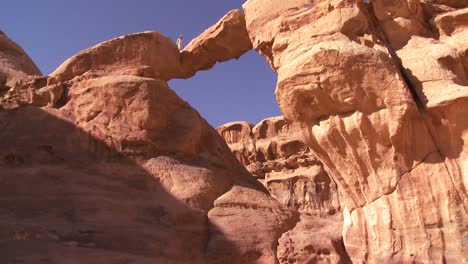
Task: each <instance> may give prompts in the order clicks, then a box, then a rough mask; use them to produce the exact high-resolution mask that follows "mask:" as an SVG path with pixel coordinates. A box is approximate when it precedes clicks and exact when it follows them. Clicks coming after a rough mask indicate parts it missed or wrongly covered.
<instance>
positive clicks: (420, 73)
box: [243, 0, 468, 263]
mask: <svg viewBox="0 0 468 264" xmlns="http://www.w3.org/2000/svg"><path fill="white" fill-rule="evenodd" d="M370 2H371V4H370V5H369V4H365V3H363V2H362V1H341V0H330V1H306V0H297V1H287V2H284V1H275V0H274V1H267V0H250V1H247V2H246V3H245V4H244V6H243V7H244V10H245V13H246V21H247V29H248V32H249V36H250V38H251V40H252V42H253V46H254V48H255V49H256V50H258V51H259V52H260V54H262V55H263V56H264V57H265V59H266V60H267V61H268V62H269V63H270V65H271V66H272V68H273V69H275V71H276V72H277V73H278V84H277V88H276V96H277V100H278V102H279V105H280V108H281V110H282V112H283V113H284V115H285V117H286V118H287V119H290V120H296V121H299V122H301V123H302V125H303V126H305V130H304V132H306V134H308V138H307V144H308V146H309V147H310V148H311V150H312V151H313V152H314V153H316V155H317V156H318V158H319V160H320V161H321V162H322V163H323V165H324V168H325V171H326V172H327V174H328V175H329V176H330V178H331V179H333V180H334V181H335V182H336V184H337V186H338V190H339V191H340V197H341V198H342V201H343V202H344V204H345V205H346V207H345V212H346V213H345V224H344V229H343V235H344V243H345V247H346V250H347V252H348V253H349V256H350V258H351V259H352V261H353V262H356V263H361V262H365V263H415V262H416V263H440V262H447V263H452V262H453V263H464V262H466V261H467V259H466V246H467V245H466V229H467V212H466V208H467V197H466V179H467V177H466V164H468V161H467V160H466V158H467V157H466V153H467V150H466V147H465V145H466V144H465V143H464V142H467V141H466V134H467V121H466V118H462V117H461V115H462V114H460V113H463V112H465V113H466V112H467V107H468V104H467V101H466V99H465V97H466V96H465V92H466V90H467V88H468V87H467V86H466V83H465V76H466V72H467V71H466V69H467V68H466V66H461V65H466V64H464V58H465V57H464V56H466V53H465V52H464V50H463V49H464V48H463V47H464V44H461V43H464V42H463V41H460V40H459V39H461V40H463V39H466V37H464V36H466V35H464V32H465V28H466V24H465V22H463V21H464V20H463V19H462V17H463V15H462V14H463V12H464V11H463V10H461V9H460V10H454V7H458V6H459V5H458V3H455V2H456V1H437V4H438V5H433V4H431V3H427V2H429V1H426V3H420V2H419V1H397V2H395V1H379V0H376V1H370ZM432 2H434V1H432ZM444 4H446V5H444ZM462 5H463V3H462ZM447 12H454V13H447ZM437 16H438V17H439V18H438V19H437ZM441 16H447V17H448V20H446V23H447V25H448V26H445V27H444V26H443V25H444V23H443V22H442V21H443V19H442V17H441ZM454 21H455V22H454ZM460 21H462V22H460ZM432 25H435V26H432ZM437 27H438V28H443V30H437ZM396 29H398V30H396ZM447 32H450V33H447ZM452 37H453V39H452ZM465 42H466V41H465ZM405 52H406V53H405ZM405 56H408V57H411V58H405ZM437 88H438V89H437ZM446 88H447V90H445V89H446ZM421 95H424V96H426V97H427V99H426V100H424V98H422V96H421Z"/></svg>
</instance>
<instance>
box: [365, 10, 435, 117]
mask: <svg viewBox="0 0 468 264" xmlns="http://www.w3.org/2000/svg"><path fill="white" fill-rule="evenodd" d="M366 7H367V12H368V13H369V20H370V22H371V23H372V26H374V28H375V29H376V31H377V33H378V34H379V37H380V38H381V39H382V41H383V42H384V43H385V46H386V48H387V49H388V52H389V54H390V56H391V58H392V60H393V61H394V62H395V66H396V67H397V68H398V72H399V73H400V76H401V77H402V79H403V81H404V82H405V84H406V86H407V88H408V90H409V91H410V93H411V95H412V97H413V100H414V102H415V103H416V105H417V106H418V109H419V110H420V111H421V112H422V113H425V112H426V106H425V104H424V102H423V100H422V99H421V98H420V97H419V95H418V93H417V91H416V88H415V87H414V86H413V83H412V82H411V79H410V78H409V76H408V75H407V74H406V70H405V67H403V62H402V61H401V58H400V57H398V55H397V53H396V51H395V50H394V49H393V48H392V47H391V45H390V44H389V43H390V41H389V38H388V37H387V34H385V31H384V30H383V29H382V27H381V26H380V23H379V20H378V19H377V16H376V15H375V13H374V8H373V5H372V2H370V3H366Z"/></svg>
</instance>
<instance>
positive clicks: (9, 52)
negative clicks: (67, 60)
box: [0, 31, 41, 96]
mask: <svg viewBox="0 0 468 264" xmlns="http://www.w3.org/2000/svg"><path fill="white" fill-rule="evenodd" d="M28 75H41V72H40V70H39V69H38V68H37V66H36V65H35V64H34V62H33V61H32V60H31V58H30V57H29V56H28V55H27V54H26V52H25V51H24V50H23V49H22V48H21V47H20V46H19V45H18V44H16V43H15V42H14V41H12V40H11V39H9V38H8V36H7V35H6V34H5V33H3V32H2V31H0V96H1V95H2V94H3V93H4V92H6V91H7V90H8V89H9V88H11V87H13V86H14V85H15V83H16V82H17V81H18V80H20V79H21V78H24V77H26V76H28Z"/></svg>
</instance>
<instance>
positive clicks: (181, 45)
mask: <svg viewBox="0 0 468 264" xmlns="http://www.w3.org/2000/svg"><path fill="white" fill-rule="evenodd" d="M176 45H177V48H179V50H180V51H182V50H183V49H184V37H183V36H182V35H179V38H178V39H177V41H176Z"/></svg>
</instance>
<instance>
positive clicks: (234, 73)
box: [0, 0, 281, 127]
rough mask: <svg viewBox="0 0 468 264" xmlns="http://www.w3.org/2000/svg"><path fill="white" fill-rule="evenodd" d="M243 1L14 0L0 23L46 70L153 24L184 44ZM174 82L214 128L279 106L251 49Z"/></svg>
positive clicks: (269, 77)
mask: <svg viewBox="0 0 468 264" xmlns="http://www.w3.org/2000/svg"><path fill="white" fill-rule="evenodd" d="M243 2H244V1H242V0H229V1H220V0H203V1H187V0H167V1H154V0H133V1H128V0H80V1H63V0H44V1H35V0H29V1H26V0H15V1H5V3H2V15H1V16H0V29H1V30H3V31H4V32H5V33H6V34H7V35H8V36H9V37H10V38H12V39H13V40H14V41H16V42H17V43H18V44H20V45H21V46H22V47H23V48H24V49H25V50H26V52H28V54H29V55H30V56H31V57H32V59H33V60H34V62H35V63H36V64H37V66H38V67H39V68H40V69H41V71H42V72H43V74H49V73H51V72H52V71H53V70H54V69H55V68H57V67H58V66H59V65H60V64H61V63H62V62H63V61H65V60H66V59H67V58H69V57H71V56H73V55H74V54H76V53H77V52H79V51H80V50H83V49H85V48H88V47H91V46H94V45H95V44H97V43H100V42H102V41H105V40H108V39H111V38H114V37H117V36H120V35H124V34H129V33H134V32H140V31H146V30H154V31H159V32H161V33H162V34H164V35H166V36H168V37H170V38H172V39H174V40H175V39H176V38H177V36H178V35H179V34H183V35H184V39H185V42H189V41H190V40H191V39H192V38H194V37H196V36H197V35H198V34H200V33H201V32H203V31H204V30H205V29H206V28H208V27H209V26H211V25H213V24H214V23H216V21H218V20H219V18H221V17H222V16H224V15H225V14H226V13H227V12H228V11H229V10H232V9H235V8H241V5H242V3H243ZM169 84H170V86H171V87H172V88H173V89H174V90H175V91H176V92H177V94H179V96H180V97H182V98H183V99H184V100H186V101H188V102H189V103H190V104H191V105H192V106H194V107H195V108H196V109H197V110H198V111H199V112H200V113H201V114H202V116H203V117H204V118H205V119H207V120H208V122H210V124H212V125H213V126H215V127H216V126H219V125H221V124H224V123H227V122H231V121H238V120H246V121H249V122H251V123H257V122H258V121H260V120H262V119H264V118H266V117H270V116H275V115H280V114H281V113H280V111H279V109H278V106H277V104H276V101H275V98H274V89H275V84H276V74H275V73H274V72H273V71H272V70H271V69H270V67H269V66H268V65H267V63H266V62H265V60H264V59H263V58H262V57H261V56H260V55H258V54H257V53H255V52H253V51H251V52H248V53H246V54H245V55H243V56H242V57H241V58H240V59H239V60H231V61H228V62H224V63H221V64H217V65H216V66H215V67H214V68H213V69H211V70H209V71H202V72H199V73H197V75H196V76H194V77H192V78H191V79H188V80H172V81H170V83H169Z"/></svg>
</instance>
